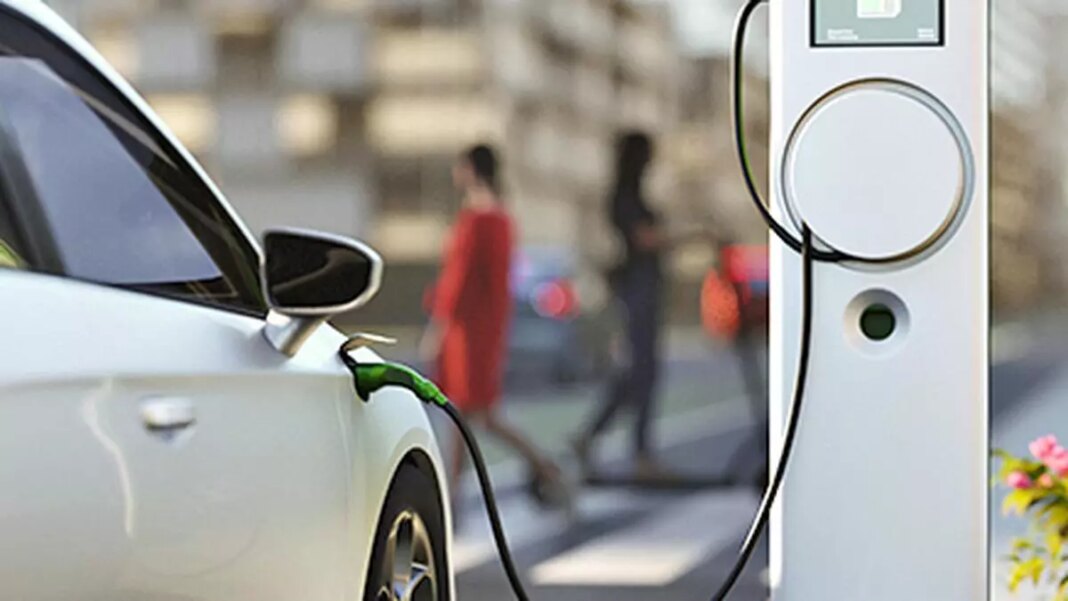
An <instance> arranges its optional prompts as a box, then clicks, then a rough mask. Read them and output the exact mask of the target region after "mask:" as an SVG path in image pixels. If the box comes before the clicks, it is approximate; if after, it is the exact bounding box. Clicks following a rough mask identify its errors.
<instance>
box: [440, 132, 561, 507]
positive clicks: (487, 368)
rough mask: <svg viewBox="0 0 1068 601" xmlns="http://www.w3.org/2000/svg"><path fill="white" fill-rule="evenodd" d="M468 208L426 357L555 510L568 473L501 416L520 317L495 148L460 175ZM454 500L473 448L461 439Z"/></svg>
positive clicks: (466, 162)
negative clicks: (515, 311)
mask: <svg viewBox="0 0 1068 601" xmlns="http://www.w3.org/2000/svg"><path fill="white" fill-rule="evenodd" d="M453 180H454V182H455V184H456V187H457V188H458V189H459V190H460V191H461V192H462V193H463V209H462V210H461V211H460V215H459V217H458V218H457V221H456V224H455V225H454V227H453V231H452V235H451V239H450V241H449V244H448V246H447V248H446V251H445V257H444V263H443V266H442V273H441V277H440V279H439V281H438V284H437V286H436V288H435V292H434V300H433V307H432V316H431V323H430V326H429V327H428V329H427V333H426V336H424V338H423V356H424V359H426V360H428V361H430V362H433V363H434V364H436V365H437V379H438V384H439V385H440V386H441V388H442V390H443V391H444V392H445V394H446V395H448V397H449V398H450V399H451V400H452V401H453V403H454V404H455V405H456V407H457V408H458V409H460V410H461V411H462V412H463V413H464V415H465V417H467V419H468V420H469V421H471V422H472V423H474V424H476V425H480V426H482V427H484V428H485V429H486V430H487V431H488V432H490V433H491V434H493V435H495V436H496V437H497V438H499V439H500V440H502V441H503V442H505V443H506V444H508V445H509V446H511V447H512V448H513V449H515V451H516V452H518V453H519V454H520V455H522V457H523V458H524V459H525V460H526V461H527V463H528V464H529V466H530V469H531V474H532V478H531V492H532V493H533V494H534V495H535V497H536V498H537V499H538V500H539V501H541V502H543V503H547V504H555V503H557V502H558V501H559V499H560V491H561V490H562V489H561V487H560V486H559V483H560V470H559V468H557V466H556V465H555V464H554V463H552V462H551V461H550V460H549V459H547V458H545V457H544V456H543V455H542V454H541V453H540V452H539V451H538V450H537V449H536V448H535V447H534V445H533V444H531V442H530V441H529V440H528V439H527V438H526V437H525V436H524V435H523V434H521V433H520V432H519V431H518V430H516V429H515V428H514V427H512V426H511V425H510V424H508V423H507V422H505V421H504V419H503V418H502V416H501V412H500V410H499V401H500V398H501V384H502V381H503V376H504V373H503V372H504V363H505V359H506V357H505V355H506V351H507V344H508V333H509V332H508V331H509V325H510V322H511V315H512V303H513V300H512V292H511V286H510V274H511V264H512V252H513V245H514V236H515V234H514V226H513V224H512V219H511V217H510V216H509V215H508V213H507V212H506V211H505V210H504V208H503V206H502V203H501V199H500V195H499V191H498V188H497V158H496V154H495V153H494V151H493V149H492V148H490V147H488V146H476V147H474V148H472V149H470V150H468V151H467V152H465V153H464V154H463V155H462V156H461V158H460V160H459V161H458V162H457V164H456V167H455V168H454V170H453ZM452 452H453V456H452V482H453V495H454V498H455V497H456V490H457V488H458V484H459V477H460V475H461V473H462V471H463V469H464V463H465V458H466V455H465V453H466V450H465V448H464V445H463V442H462V440H461V439H460V438H459V435H458V433H457V435H456V437H455V439H454V441H453V449H452Z"/></svg>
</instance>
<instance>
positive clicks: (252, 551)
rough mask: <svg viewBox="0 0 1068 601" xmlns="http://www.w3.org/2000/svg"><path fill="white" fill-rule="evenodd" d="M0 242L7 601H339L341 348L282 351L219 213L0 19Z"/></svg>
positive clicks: (100, 97)
mask: <svg viewBox="0 0 1068 601" xmlns="http://www.w3.org/2000/svg"><path fill="white" fill-rule="evenodd" d="M0 237H2V238H3V239H2V240H0V246H2V248H3V249H4V256H5V257H6V259H5V260H4V261H2V262H0V345H2V346H0V490H2V491H3V494H0V533H2V536H0V598H4V599H34V600H39V601H44V600H52V599H55V600H70V599H79V600H85V601H90V600H99V601H122V600H126V599H129V600H135V599H136V600H138V601H164V600H166V601H177V600H190V601H192V600H198V601H200V600H205V601H207V600H219V601H222V600H226V601H232V600H243V599H256V600H258V601H263V600H279V601H282V600H285V601H292V600H294V599H300V600H302V601H318V600H327V599H329V600H331V601H337V600H338V599H343V598H346V597H345V595H346V592H345V591H346V590H347V587H348V588H350V587H351V580H352V576H351V570H352V566H353V565H354V564H353V563H352V561H351V560H352V555H353V550H352V549H351V548H349V547H348V545H347V543H346V541H347V540H351V537H350V536H349V534H350V531H349V528H350V524H349V520H348V515H349V510H350V507H349V504H350V502H351V501H352V497H353V495H351V494H350V490H351V489H352V487H354V486H359V485H360V483H359V482H357V481H354V480H353V477H352V475H353V473H354V471H355V470H353V469H352V466H351V465H350V461H351V453H350V451H349V449H350V448H351V441H350V440H349V430H348V428H347V426H346V424H349V423H351V418H352V416H351V415H350V414H351V412H352V411H357V410H358V409H359V407H357V406H355V405H354V404H353V403H352V402H351V399H352V392H351V383H350V382H349V380H348V377H347V374H346V373H345V372H344V371H343V369H342V368H341V367H340V365H339V363H338V361H337V360H336V357H335V354H334V351H335V350H336V348H337V346H338V344H339V343H340V336H339V335H338V334H337V333H336V332H333V331H332V330H329V329H324V330H322V331H321V332H319V333H318V334H316V335H315V336H314V337H313V338H312V340H311V341H310V342H309V343H308V344H307V345H305V347H304V348H303V349H302V351H301V352H300V353H299V354H298V355H297V356H296V357H294V358H292V359H289V358H286V357H285V356H283V355H282V354H281V353H279V352H277V351H276V350H275V349H273V348H272V347H271V345H270V344H269V343H268V342H267V341H266V340H265V338H264V336H263V335H262V331H263V328H264V325H265V317H266V309H265V307H264V303H263V300H262V295H261V293H260V290H259V283H258V276H257V264H258V262H257V253H256V250H255V248H254V247H253V246H252V245H251V244H250V243H249V241H248V240H247V238H246V236H245V235H244V234H243V232H242V230H241V228H240V227H239V226H238V225H237V224H236V223H235V222H233V220H232V219H231V218H230V217H229V213H228V212H227V210H226V209H225V207H224V206H223V205H222V204H221V203H220V202H219V201H218V200H217V199H216V198H215V197H214V195H213V194H212V193H211V191H210V189H209V188H208V187H207V186H206V184H205V182H204V181H203V180H202V179H201V178H200V177H199V176H198V175H197V174H196V173H195V172H194V171H193V170H192V169H191V168H190V166H189V164H188V163H187V162H186V161H185V160H184V159H183V157H182V156H181V154H180V153H178V152H176V151H175V150H174V148H173V146H171V145H170V143H169V142H168V140H167V139H166V138H165V137H164V136H162V135H160V134H159V132H158V131H156V130H155V129H154V128H153V127H152V126H151V124H150V123H148V122H147V120H146V119H145V118H144V116H143V115H142V114H141V113H140V112H139V111H138V110H137V109H136V107H135V106H134V105H133V104H132V103H130V102H128V101H126V100H125V99H124V97H123V96H122V94H121V93H119V92H117V91H115V90H114V89H113V88H112V87H111V86H110V85H109V83H108V82H107V80H106V79H104V78H103V77H101V76H100V75H99V74H98V73H96V72H95V71H94V70H93V69H92V68H91V67H89V66H88V63H86V62H85V61H83V60H80V58H79V57H77V56H74V55H72V54H71V52H70V51H69V49H67V48H66V47H65V46H64V45H63V44H62V43H61V42H60V41H58V40H57V39H55V38H53V37H51V36H49V35H48V34H47V33H46V32H44V31H43V30H41V29H40V28H39V27H35V26H32V25H31V24H28V23H26V22H24V21H22V20H21V17H19V16H18V15H16V14H14V13H12V12H10V11H9V10H7V9H3V10H0Z"/></svg>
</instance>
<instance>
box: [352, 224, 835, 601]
mask: <svg viewBox="0 0 1068 601" xmlns="http://www.w3.org/2000/svg"><path fill="white" fill-rule="evenodd" d="M801 256H802V259H803V263H804V274H803V289H804V290H803V303H802V304H803V318H802V327H801V354H800V357H799V358H798V366H797V380H796V383H795V385H794V394H793V402H792V404H791V406H790V411H789V415H788V417H787V425H786V434H785V438H784V441H783V446H782V451H781V453H780V455H779V461H778V464H777V465H776V466H775V471H774V473H773V475H772V478H771V480H770V482H769V485H768V488H767V490H766V491H765V493H764V497H763V499H762V500H761V502H760V507H759V509H758V510H757V514H756V517H755V518H754V520H753V524H752V526H751V527H750V529H749V534H748V535H747V536H746V537H745V541H744V542H743V543H742V548H741V551H739V553H738V559H737V561H736V562H735V564H734V566H733V568H732V569H731V571H730V573H729V574H728V576H727V578H726V580H725V581H724V582H723V585H722V586H721V587H720V589H719V591H717V592H716V594H715V596H714V597H712V599H713V601H723V600H724V599H726V598H727V595H728V594H729V593H730V591H731V590H732V589H733V588H734V586H735V584H737V582H738V578H739V577H740V576H741V574H742V571H743V570H744V569H745V566H746V564H747V563H748V562H749V559H750V557H751V556H752V554H753V551H754V550H755V549H756V546H757V543H758V542H759V540H760V535H761V533H762V532H763V530H764V528H765V526H766V525H767V523H768V519H769V517H770V515H771V508H772V506H773V505H774V504H775V499H776V498H777V497H778V494H779V489H780V488H781V487H782V483H783V480H784V478H785V475H786V467H787V465H788V464H789V461H790V456H791V454H792V452H793V448H794V442H795V440H796V438H797V431H798V424H799V423H800V419H801V408H802V403H803V401H804V398H805V384H806V381H807V379H808V365H809V355H810V352H811V348H812V313H813V312H812V296H813V294H812V271H813V266H814V262H815V256H814V253H813V248H812V232H811V231H810V230H809V229H808V228H805V230H804V233H803V235H802V239H801ZM348 350H349V349H348V348H347V345H346V346H342V347H341V350H340V352H339V354H340V357H341V360H342V361H343V362H344V363H345V365H346V366H347V367H348V368H349V370H350V371H351V372H352V374H353V381H354V384H355V388H356V394H357V395H358V396H359V397H360V398H361V399H362V400H363V401H364V402H368V401H370V399H371V396H372V395H374V393H376V392H378V391H379V390H382V389H383V388H387V387H399V388H403V389H405V390H408V391H410V392H412V393H413V394H415V396H416V397H417V398H418V399H419V400H421V401H423V402H424V403H426V404H428V405H431V406H434V407H438V408H440V409H441V410H442V411H444V412H445V415H447V416H448V417H449V419H450V420H451V421H452V423H453V424H455V425H456V427H457V428H458V429H459V430H460V434H461V436H462V437H463V440H464V443H465V444H466V445H467V449H468V451H469V452H470V453H471V459H472V463H474V466H475V473H476V475H477V476H478V483H479V487H480V488H481V490H482V498H483V500H484V501H485V505H486V512H487V514H488V516H489V521H490V526H491V528H492V530H493V540H494V543H495V544H496V545H497V551H498V553H499V555H500V557H501V564H502V566H503V567H504V572H505V575H506V576H507V577H508V583H509V584H510V585H511V587H512V591H513V593H514V594H515V597H516V599H517V600H518V601H529V599H530V596H529V595H528V594H527V592H526V589H525V588H524V587H523V582H522V580H521V579H520V578H519V570H518V569H516V566H515V561H514V560H513V558H512V552H511V549H510V548H509V546H508V539H507V538H506V537H505V534H504V526H503V525H502V521H501V516H500V510H499V509H498V507H497V499H496V495H494V492H493V484H492V482H490V477H489V470H488V469H487V468H486V461H485V459H484V457H483V456H482V450H481V448H480V447H479V444H478V440H477V439H476V438H475V436H474V434H473V433H472V432H471V429H470V428H469V427H468V426H467V423H466V422H465V421H464V419H463V416H462V415H460V412H459V411H458V410H457V409H456V407H454V406H453V405H452V404H451V403H450V402H449V399H448V397H446V396H445V395H444V394H443V393H442V392H441V390H440V389H439V388H438V387H437V386H436V385H435V384H434V383H433V382H431V381H430V380H428V379H427V378H425V377H423V376H422V375H420V374H419V373H418V372H416V371H415V370H413V369H411V368H409V367H406V366H403V365H399V364H395V363H360V362H359V361H357V360H356V359H355V358H354V357H353V356H352V355H351V354H350V353H349V352H348Z"/></svg>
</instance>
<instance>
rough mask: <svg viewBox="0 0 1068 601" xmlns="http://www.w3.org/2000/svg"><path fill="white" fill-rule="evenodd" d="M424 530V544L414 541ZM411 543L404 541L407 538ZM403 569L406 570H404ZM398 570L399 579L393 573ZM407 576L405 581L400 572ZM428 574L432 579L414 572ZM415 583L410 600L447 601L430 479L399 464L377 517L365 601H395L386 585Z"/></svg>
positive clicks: (439, 521) (439, 519) (440, 529)
mask: <svg viewBox="0 0 1068 601" xmlns="http://www.w3.org/2000/svg"><path fill="white" fill-rule="evenodd" d="M422 532H425V534H426V537H427V538H429V542H423V541H418V539H419V538H420V536H421V533H422ZM409 537H410V539H411V540H412V541H418V542H411V543H407V542H405V541H406V540H407V539H408V538H409ZM405 566H408V569H405ZM395 567H396V568H399V569H398V570H397V573H398V574H400V575H401V577H400V578H395V577H394V575H393V574H392V572H393V571H394V568H395ZM405 573H407V575H408V576H409V577H408V579H407V580H405V578H404V574H405ZM419 573H423V574H424V575H425V574H427V573H429V575H430V578H432V581H428V580H427V578H426V577H425V576H424V577H422V578H420V577H419V576H416V577H411V576H412V575H413V574H419ZM417 580H418V581H420V582H421V583H422V584H419V585H418V587H417V590H416V594H415V595H413V596H412V601H450V596H449V595H450V592H451V591H450V590H449V565H448V556H447V553H446V549H445V516H444V511H443V509H442V501H441V496H440V494H439V491H438V487H437V484H436V483H435V481H434V479H433V477H431V476H429V475H427V474H426V473H424V472H423V471H422V470H420V469H418V468H416V467H414V466H412V465H408V464H405V465H402V466H401V468H400V470H398V472H397V475H396V477H394V479H393V484H392V485H391V487H390V492H389V496H388V497H387V499H386V504H385V506H384V507H383V508H382V514H381V515H380V516H379V518H378V527H377V529H376V531H375V542H374V549H373V551H372V552H371V563H370V565H369V566H368V568H367V584H366V586H365V590H364V601H394V599H396V598H397V597H396V596H390V594H391V593H390V589H391V585H395V584H397V583H398V582H401V583H403V582H409V583H411V582H416V581H417Z"/></svg>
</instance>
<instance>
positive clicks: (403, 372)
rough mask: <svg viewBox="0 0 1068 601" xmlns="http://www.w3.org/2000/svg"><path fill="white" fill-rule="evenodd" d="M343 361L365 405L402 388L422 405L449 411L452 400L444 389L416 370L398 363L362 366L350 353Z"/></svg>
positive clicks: (365, 364)
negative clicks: (381, 393) (379, 394)
mask: <svg viewBox="0 0 1068 601" xmlns="http://www.w3.org/2000/svg"><path fill="white" fill-rule="evenodd" d="M341 360H342V361H344V363H345V365H346V366H347V367H348V368H349V370H350V371H351V372H352V375H353V380H354V383H355V386H356V394H357V395H358V396H359V397H360V400H362V401H364V402H365V403H366V402H368V401H370V400H371V395H373V394H374V393H376V392H378V391H379V390H382V389H383V388H389V387H391V386H392V387H396V388H403V389H404V390H407V391H409V392H411V393H412V394H414V395H415V396H416V397H418V398H419V400H420V401H423V402H424V403H427V404H430V405H438V406H440V407H446V406H448V405H449V398H448V397H447V396H445V394H444V393H443V392H441V389H440V388H438V387H437V385H435V384H434V383H433V382H431V381H430V380H429V379H427V378H426V377H425V376H423V375H422V374H420V373H419V372H417V371H415V370H414V369H412V368H410V367H408V366H406V365H400V364H398V363H386V362H382V363H360V362H359V361H357V360H355V359H353V358H352V355H350V354H349V353H347V352H342V353H341Z"/></svg>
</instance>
